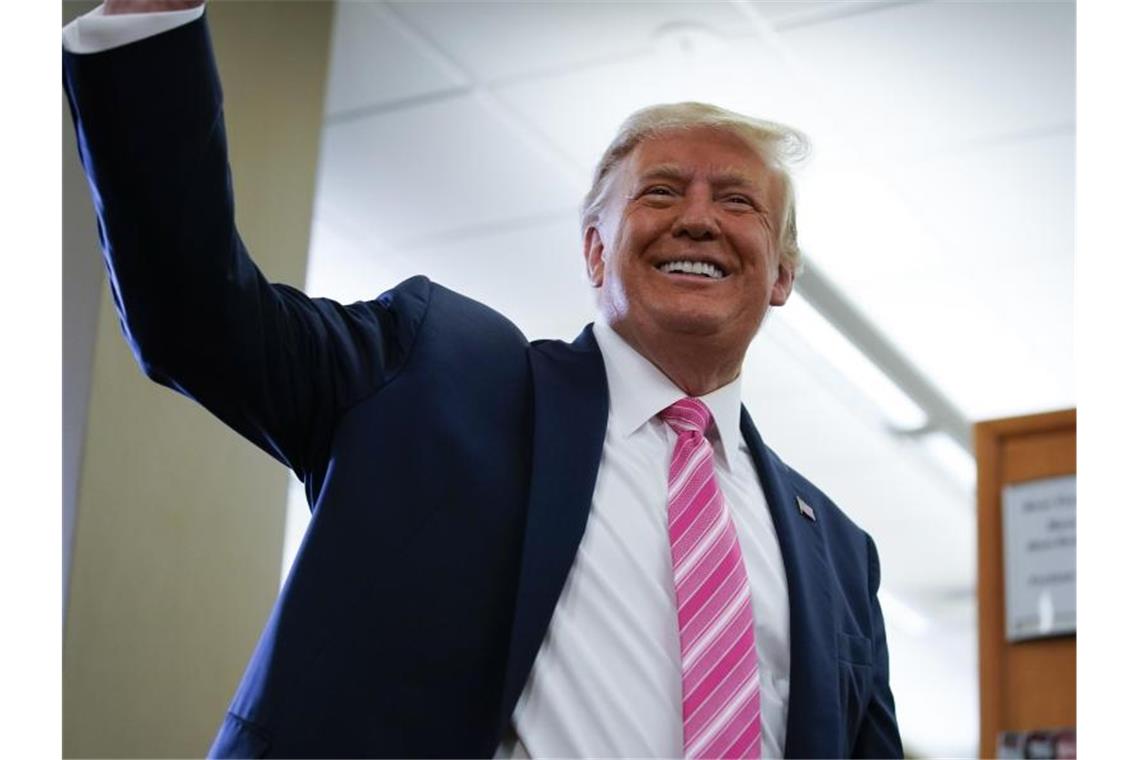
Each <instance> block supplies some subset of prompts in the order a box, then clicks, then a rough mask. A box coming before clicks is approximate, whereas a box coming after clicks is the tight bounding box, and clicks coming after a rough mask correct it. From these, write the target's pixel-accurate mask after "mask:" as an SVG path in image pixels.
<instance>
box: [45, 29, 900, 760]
mask: <svg viewBox="0 0 1140 760" xmlns="http://www.w3.org/2000/svg"><path fill="white" fill-rule="evenodd" d="M64 80H65V86H66V89H67V93H68V96H69V99H70V103H71V107H72V114H73V117H74V120H75V125H76V129H77V133H78V136H79V146H80V156H81V159H82V161H83V164H84V167H85V169H86V171H87V173H88V176H89V178H90V180H91V186H92V190H93V199H94V202H95V207H96V212H97V217H98V223H99V231H100V236H101V241H102V244H103V248H104V251H105V254H106V259H107V263H108V267H109V273H110V284H111V287H112V290H113V294H114V298H115V303H116V306H117V308H118V311H119V314H120V317H121V321H122V326H123V330H124V333H125V335H126V336H127V338H128V340H129V341H130V343H131V346H132V347H133V349H134V351H135V355H136V357H137V359H138V361H139V363H140V365H141V367H142V368H143V370H144V371H145V372H146V374H147V375H148V376H149V377H151V378H153V379H154V380H156V381H158V382H160V383H162V384H164V385H167V386H169V387H171V388H174V389H176V390H177V391H179V392H181V393H184V394H186V395H188V396H190V397H192V398H194V399H196V400H197V401H199V402H201V403H202V404H203V405H204V406H206V407H207V408H208V409H209V410H210V411H211V412H213V413H214V414H215V415H217V416H218V417H220V418H221V419H222V420H223V421H224V422H226V423H227V424H228V425H230V426H231V427H232V428H234V429H235V430H236V431H238V432H239V433H241V434H242V435H243V436H245V437H246V438H248V439H249V440H251V441H252V442H253V443H255V444H257V445H258V446H260V447H261V448H262V449H264V450H265V451H267V452H268V453H269V454H271V455H272V456H274V457H276V458H277V459H278V460H280V461H281V462H283V463H284V464H286V465H288V466H289V467H290V468H292V469H293V471H294V472H295V473H296V474H297V475H298V477H300V478H302V479H303V481H304V483H305V487H306V489H307V494H308V499H309V503H310V505H311V506H312V509H313V518H312V523H311V526H310V528H309V530H308V533H307V534H306V536H305V539H304V543H303V545H302V547H301V550H300V553H299V554H298V556H297V559H296V563H295V565H294V567H293V571H292V573H291V574H290V577H289V579H288V582H287V583H286V585H285V588H284V590H283V592H282V593H281V596H280V598H279V600H278V602H277V604H276V606H275V608H274V610H273V613H272V615H271V617H270V619H269V621H268V623H267V625H266V627H265V631H264V633H263V635H262V637H261V640H260V642H259V644H258V646H257V649H256V651H255V652H254V654H253V657H252V659H251V661H250V664H249V667H248V669H247V671H246V673H245V676H244V677H243V679H242V681H241V684H240V686H239V687H238V689H237V693H236V694H235V696H234V698H233V701H232V703H231V704H230V707H229V710H228V712H227V714H226V715H225V717H224V720H223V723H222V726H221V728H220V730H219V732H218V735H217V738H216V740H215V742H214V745H213V747H212V748H211V750H210V753H211V755H215V756H224V757H232V756H324V757H331V756H448V757H468V756H478V755H490V754H491V753H492V752H493V751H494V750H495V748H496V746H497V745H498V743H499V741H500V739H501V738H502V737H503V735H504V731H505V730H506V728H507V726H508V721H509V720H510V716H511V712H512V710H513V707H514V704H515V702H516V701H517V699H518V697H519V694H520V692H521V690H522V688H523V685H524V683H525V681H526V679H527V675H528V673H529V671H530V669H531V666H532V664H533V662H534V659H535V655H536V653H537V651H538V648H539V644H540V643H541V641H542V639H543V636H544V635H545V632H546V630H547V626H548V624H549V621H550V618H551V614H552V612H553V610H554V606H555V603H556V601H557V599H558V597H559V594H560V592H561V589H562V586H563V583H564V581H565V579H566V576H567V572H568V571H569V569H570V566H571V563H572V562H573V560H574V556H575V553H576V551H577V547H578V543H579V540H580V539H581V536H582V533H583V530H584V527H585V525H586V520H587V519H588V515H589V509H590V502H591V498H592V494H593V489H594V482H595V477H596V475H597V470H598V464H599V460H600V457H601V451H602V440H603V437H604V434H605V428H606V417H607V404H608V399H607V389H606V378H605V372H604V368H603V365H602V360H601V355H600V353H599V351H598V348H597V345H596V343H595V342H594V338H593V334H592V332H591V330H590V328H589V327H587V328H586V329H585V330H584V331H583V332H582V334H581V335H580V336H579V337H578V339H577V340H576V341H574V342H573V343H570V344H567V343H563V342H559V341H537V342H534V343H528V341H527V340H526V339H525V338H524V336H523V334H522V333H521V332H519V330H518V329H517V328H516V327H515V326H514V325H513V324H511V323H510V322H509V321H508V320H507V319H505V318H504V317H502V316H501V315H499V314H498V313H496V312H495V311H492V310H491V309H489V308H487V307H486V306H483V305H482V304H479V303H477V302H475V301H472V300H470V299H468V298H465V297H463V296H461V295H459V294H456V293H454V292H452V291H450V290H448V289H446V288H444V287H442V286H440V285H437V284H434V283H432V282H430V281H429V280H427V279H426V278H423V277H415V278H412V279H410V280H407V281H406V282H403V283H401V284H400V285H398V286H397V287H396V288H394V289H392V290H390V291H388V292H386V293H384V294H383V295H381V296H379V297H378V298H376V299H375V300H372V301H368V302H363V303H356V304H352V305H347V306H345V305H341V304H337V303H334V302H332V301H328V300H322V299H310V298H308V297H307V296H305V295H304V294H303V293H301V292H299V291H298V290H295V289H293V288H290V287H287V286H283V285H272V284H270V283H268V282H266V280H265V278H264V277H263V276H262V275H261V273H260V272H259V271H258V269H257V268H256V267H255V265H254V264H253V262H252V261H251V259H250V258H249V256H248V255H247V253H246V250H245V248H244V246H243V244H242V241H241V239H240V238H239V236H238V234H237V231H236V229H235V227H234V221H233V197H232V190H231V185H230V181H229V170H228V165H227V159H226V144H225V131H224V126H223V118H222V96H221V87H220V83H219V81H218V76H217V72H216V70H215V67H214V63H213V57H212V54H211V51H210V43H209V36H208V33H207V29H206V23H205V20H204V19H203V20H199V21H197V22H195V23H193V24H190V25H187V26H184V27H181V28H179V29H176V30H173V31H170V32H167V33H165V34H162V35H159V36H157V37H153V38H150V39H147V40H144V41H141V42H138V43H134V44H131V45H128V46H125V47H122V48H118V49H115V50H111V51H108V52H105V53H100V54H95V55H86V56H74V55H70V54H66V53H65V55H64ZM740 424H741V429H742V431H743V433H744V438H745V440H746V441H747V443H748V446H749V449H750V450H751V452H752V456H753V457H754V459H755V462H756V466H757V468H758V470H759V472H760V476H761V480H762V483H763V488H764V493H765V496H766V497H767V500H768V504H769V506H770V508H771V511H772V518H773V522H774V524H775V527H776V532H777V534H778V537H779V541H780V546H781V550H782V553H783V558H784V564H785V568H786V570H787V579H788V593H789V602H790V608H791V685H790V696H789V705H788V726H787V739H786V752H787V755H788V756H793V757H794V756H808V757H836V756H846V755H853V756H878V757H882V756H900V755H901V746H900V741H899V735H898V729H897V726H896V722H895V717H894V705H893V701H892V697H891V692H890V687H889V685H888V668H887V646H886V641H885V638H884V632H883V621H882V615H881V612H880V609H879V606H878V603H877V601H876V590H877V587H878V584H879V565H878V559H877V556H876V553H875V548H874V544H873V543H872V541H871V539H870V538H869V537H868V536H867V534H865V533H864V532H863V531H861V530H860V529H859V528H857V527H856V526H855V525H854V524H853V523H852V522H851V521H850V520H848V518H847V517H845V516H844V515H843V513H842V512H841V511H840V510H839V509H838V508H836V507H835V506H834V505H833V504H832V503H831V501H830V500H828V498H827V497H826V496H825V495H824V494H822V493H821V492H820V491H819V490H817V489H816V488H815V487H814V486H813V485H812V484H811V483H809V482H808V481H807V480H806V479H804V478H803V477H802V476H800V475H799V474H798V473H796V472H795V471H794V470H792V469H790V468H789V467H788V466H787V465H785V464H784V463H783V462H782V461H780V459H779V458H777V457H776V455H775V454H773V453H772V452H771V451H770V450H769V449H768V448H767V447H766V446H765V445H764V443H763V441H762V440H761V439H760V435H759V433H758V432H757V431H756V427H755V426H754V425H753V424H752V421H751V419H750V418H749V416H748V414H747V412H746V411H743V410H742V411H741V419H740ZM797 497H799V498H802V499H803V500H804V501H805V502H806V503H807V504H809V505H811V507H812V508H813V509H814V514H815V519H814V520H809V519H806V518H805V517H804V516H803V515H802V514H801V512H800V511H799V509H798V508H797V506H796V499H797ZM678 719H679V716H678Z"/></svg>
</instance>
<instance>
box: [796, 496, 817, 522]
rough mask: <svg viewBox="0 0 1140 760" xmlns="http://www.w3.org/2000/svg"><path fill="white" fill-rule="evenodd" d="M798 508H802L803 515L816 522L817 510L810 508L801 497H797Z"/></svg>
mask: <svg viewBox="0 0 1140 760" xmlns="http://www.w3.org/2000/svg"><path fill="white" fill-rule="evenodd" d="M796 506H797V507H799V508H800V514H801V515H803V516H804V517H806V518H807V519H809V520H811V521H812V522H815V510H814V509H812V508H811V507H809V506H808V504H807V502H806V501H804V500H803V499H801V498H800V497H799V496H797V497H796Z"/></svg>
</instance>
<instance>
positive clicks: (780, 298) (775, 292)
mask: <svg viewBox="0 0 1140 760" xmlns="http://www.w3.org/2000/svg"><path fill="white" fill-rule="evenodd" d="M795 281H796V269H795V267H794V266H793V265H792V264H791V262H789V261H786V260H783V259H781V260H780V271H779V274H777V275H776V282H775V284H774V285H773V286H772V297H771V298H770V299H769V300H768V303H769V304H770V305H771V306H783V305H784V304H786V303H787V302H788V299H789V298H791V296H792V285H794V284H795Z"/></svg>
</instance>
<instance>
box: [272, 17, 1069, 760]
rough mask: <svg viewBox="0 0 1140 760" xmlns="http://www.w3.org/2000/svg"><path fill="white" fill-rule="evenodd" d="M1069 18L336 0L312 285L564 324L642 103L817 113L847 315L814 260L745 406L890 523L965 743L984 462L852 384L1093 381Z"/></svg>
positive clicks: (1014, 388)
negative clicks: (853, 338) (821, 294)
mask: <svg viewBox="0 0 1140 760" xmlns="http://www.w3.org/2000/svg"><path fill="white" fill-rule="evenodd" d="M1074 33H1075V19H1074V6H1073V4H1072V3H1071V2H969V3H960V2H857V1H853V0H843V1H842V2H747V0H740V1H738V2H715V3H714V2H668V3H665V2H662V3H647V2H637V3H635V2H625V3H605V2H591V3H519V2H497V3H481V2H463V3H458V2H456V3H447V2H431V3H426V2H415V3H402V2H388V3H378V2H341V3H338V7H337V11H336V20H335V24H334V32H333V34H334V38H333V47H332V61H331V66H330V74H329V82H328V91H327V92H328V95H327V103H326V119H325V128H324V132H323V135H322V144H321V162H320V169H319V179H318V190H317V200H316V209H315V219H314V226H313V239H312V248H311V255H310V264H309V272H308V283H307V287H308V290H309V291H310V292H311V293H314V294H319V295H325V296H331V297H335V298H338V299H342V300H347V301H352V300H359V299H367V298H372V297H374V296H376V295H377V294H378V293H379V292H382V291H383V290H386V289H388V288H389V287H391V286H392V285H394V284H395V283H397V282H399V281H400V280H402V279H403V278H405V277H408V276H411V275H413V274H421V273H422V274H426V275H428V276H429V277H431V278H432V279H433V280H435V281H437V282H440V283H442V284H444V285H447V286H448V287H450V288H452V289H454V290H459V291H461V292H464V293H466V294H468V295H470V296H472V297H474V298H477V299H479V300H481V301H484V302H485V303H488V304H490V305H492V306H494V307H495V308H497V309H498V310H500V311H501V312H503V313H504V314H506V315H507V316H508V317H510V318H511V319H513V320H514V321H515V322H516V323H517V324H518V325H519V326H520V327H521V329H522V330H523V331H524V332H525V333H527V334H528V335H529V336H531V337H532V338H538V337H561V338H566V339H569V338H572V337H573V336H575V335H576V334H577V333H578V331H579V330H580V329H581V327H582V325H583V324H584V323H586V322H588V321H591V320H592V319H593V305H592V297H591V291H590V289H589V288H588V286H587V283H586V279H585V272H584V269H583V267H582V263H581V253H580V242H579V241H580V236H579V231H578V222H577V206H578V203H579V201H580V199H581V197H582V196H583V195H584V193H585V191H586V189H587V186H588V183H589V180H590V176H591V173H592V170H593V166H594V162H595V161H596V160H597V158H598V156H599V155H600V154H601V152H602V150H603V149H604V148H605V146H606V144H607V143H608V142H609V139H610V138H611V137H612V135H613V133H614V131H615V129H616V127H617V125H618V124H619V123H620V122H621V121H622V120H623V119H624V118H625V117H626V116H627V115H628V114H629V113H630V112H631V111H633V110H635V109H636V108H639V107H641V106H644V105H649V104H651V103H657V102H670V101H679V100H702V101H708V102H713V103H717V104H718V105H722V106H725V107H728V108H731V109H733V110H737V111H741V112H744V113H748V114H751V115H755V116H760V117H762V118H767V119H772V120H776V121H781V122H785V123H788V124H791V125H793V126H795V127H797V128H799V129H801V130H803V131H804V132H806V133H807V134H808V135H809V136H810V137H811V139H812V142H813V146H814V150H813V154H812V157H811V158H810V159H809V160H808V161H807V162H806V163H805V164H804V165H802V166H801V167H799V168H798V170H797V171H796V173H795V178H796V183H797V193H798V206H799V219H798V222H799V229H800V239H801V244H802V247H803V248H804V250H805V251H806V256H807V267H808V271H809V273H816V274H818V275H819V276H820V277H821V278H823V280H824V281H826V283H828V287H829V288H830V290H829V292H830V293H831V295H832V296H833V297H834V298H837V299H840V300H841V301H842V302H843V303H845V304H847V306H848V307H849V308H850V310H849V312H844V313H845V314H847V316H846V317H844V318H843V319H842V320H838V323H837V324H836V325H835V327H838V328H839V332H838V333H835V332H834V330H833V329H832V328H829V327H828V324H827V320H825V319H821V317H820V312H823V313H827V312H826V310H824V309H822V308H819V306H820V304H819V303H817V302H816V299H815V298H814V297H809V296H812V293H810V292H809V291H807V290H806V285H807V280H806V279H805V295H804V297H801V298H799V299H798V300H797V299H796V298H793V300H792V302H791V303H790V304H789V305H788V306H787V307H785V308H784V309H777V310H775V311H774V312H773V314H772V316H771V317H770V318H769V319H768V320H767V321H766V323H765V325H764V327H763V328H762V330H761V332H760V335H759V337H758V338H757V340H756V342H755V343H754V344H753V347H752V349H751V351H750V354H749V358H748V361H747V363H746V365H745V369H744V378H745V392H744V393H745V403H746V404H747V405H748V407H749V409H750V411H751V413H752V415H753V417H754V419H755V420H756V422H757V425H758V426H759V428H760V431H761V434H762V435H763V436H764V438H765V440H766V442H767V443H768V444H769V445H770V446H772V447H773V448H774V449H775V450H776V451H777V452H779V453H780V455H781V456H782V457H783V458H784V459H785V460H787V461H788V462H789V463H790V464H792V465H793V466H794V467H796V468H797V469H799V470H800V471H801V472H803V473H804V474H805V475H807V476H808V477H809V478H811V479H812V480H813V481H814V482H816V483H817V484H818V485H820V486H821V487H822V488H823V489H824V490H825V491H827V492H828V493H829V494H830V495H831V496H832V498H833V499H834V500H835V501H836V502H838V503H839V504H840V505H841V506H843V507H844V509H845V511H847V513H848V514H849V515H850V516H851V517H852V518H853V519H855V520H856V522H858V523H859V524H860V525H862V526H863V527H864V528H866V529H867V530H868V531H870V532H871V534H872V535H873V536H874V537H875V540H876V542H877V545H878V548H879V552H880V556H881V559H882V565H883V582H882V583H883V595H882V599H883V606H884V614H885V616H886V619H887V623H888V637H889V641H890V647H891V655H892V685H893V688H894V691H895V695H896V701H897V703H898V716H899V721H900V725H901V729H902V733H903V738H904V742H905V744H906V746H907V748H908V751H909V752H910V753H912V754H914V755H940V756H946V755H958V756H961V755H970V754H974V755H976V753H977V741H978V736H977V732H978V725H977V721H978V719H977V715H978V707H977V642H976V619H975V611H974V602H975V596H974V589H975V575H976V573H975V565H976V557H975V530H976V528H975V519H974V501H973V499H974V493H973V487H974V486H973V480H972V469H971V468H972V466H973V464H972V461H971V459H970V458H969V455H968V453H967V451H966V450H965V449H963V448H962V446H961V443H962V438H961V437H959V438H957V439H955V438H954V436H953V435H948V434H947V432H946V430H941V431H940V430H939V425H938V420H936V419H933V417H934V416H936V415H932V422H933V424H932V429H931V430H929V431H926V432H922V433H913V431H912V434H907V433H906V431H905V430H904V431H902V432H900V430H899V427H900V423H899V420H898V415H897V413H895V412H892V411H891V410H890V409H889V408H888V407H887V406H886V405H885V404H884V402H883V400H882V394H881V393H879V392H877V391H876V390H875V387H874V386H872V385H870V384H868V381H864V380H862V379H860V378H862V377H863V375H864V374H867V373H869V374H870V375H872V376H877V379H878V382H879V385H880V386H883V385H890V384H889V383H888V382H886V380H884V377H883V372H884V371H885V372H886V375H887V376H891V375H892V371H891V370H892V367H894V366H897V364H898V362H902V363H904V364H906V365H907V366H909V367H911V368H912V369H913V370H914V372H915V373H916V375H917V376H918V377H919V378H920V379H921V381H922V382H923V383H925V384H927V386H928V387H929V388H930V389H932V392H933V393H936V394H937V395H939V397H940V398H942V399H944V400H945V401H946V403H947V405H948V408H951V409H952V410H953V411H954V413H955V414H956V415H958V417H960V419H961V420H964V421H968V422H973V421H977V420H981V419H987V418H993V417H1002V416H1011V415H1017V414H1023V413H1029V412H1037V411H1045V410H1049V409H1056V408H1064V407H1070V406H1074V405H1075V391H1074V370H1073V329H1072V325H1073V291H1072V280H1073V277H1072V272H1073V258H1074V257H1073V247H1074V242H1073V240H1074V230H1073V228H1074V222H1073V217H1074V130H1075V115H1074V114H1075V112H1074V89H1075V85H1074V77H1075V72H1074V68H1075V67H1074V47H1075V45H1074ZM813 306H815V307H816V309H813V308H812V307H813ZM829 331H830V334H829ZM853 331H854V332H856V333H860V334H862V333H864V332H868V331H869V332H871V333H874V334H875V335H877V336H878V339H879V340H878V344H877V345H879V347H880V353H878V354H876V353H875V352H870V359H871V362H870V363H868V362H867V359H866V358H865V357H864V356H863V355H861V354H860V353H859V352H858V351H854V350H852V347H851V345H850V344H847V343H846V342H845V341H844V340H843V339H842V337H840V335H841V334H847V335H848V336H850V335H851V334H852V332H853ZM829 341H831V342H829ZM864 348H865V347H864ZM883 352H885V354H884V353H883ZM850 354H853V355H854V356H849V355H850ZM884 355H885V356H886V357H887V358H888V359H890V358H891V357H894V360H892V361H894V363H892V361H885V362H884V360H883V359H884ZM896 360H897V361H896ZM858 362H862V363H863V365H864V366H862V367H860V366H858V365H857V363H858ZM876 366H877V367H878V368H877V369H876ZM895 379H896V380H897V379H898V378H897V377H896V378H895ZM888 390H890V391H891V392H894V393H895V394H896V395H897V394H898V392H897V390H895V389H894V388H893V386H891V387H890V388H889V389H888ZM916 400H918V401H920V402H921V399H916ZM921 405H922V404H921V403H920V406H921ZM914 411H915V410H914V409H913V406H912V412H914ZM917 414H918V423H921V420H922V417H923V414H922V412H917ZM904 416H905V415H904ZM912 416H913V415H912ZM908 424H909V425H910V426H911V427H915V426H916V425H914V424H913V423H903V424H902V425H901V426H902V427H904V428H905V427H907V425H908ZM298 498H299V503H297V504H296V505H295V506H294V507H293V509H291V515H293V517H292V518H291V520H293V524H294V526H295V528H296V529H303V520H304V518H303V517H302V516H303V515H304V514H305V513H306V510H305V509H304V507H303V496H299V495H294V499H295V500H297V499H298ZM294 535H296V533H294ZM291 540H292V541H294V542H295V541H296V539H295V538H294V539H291ZM287 554H288V559H291V556H292V555H291V552H289V553H287ZM288 559H287V561H288ZM932 684H936V686H932Z"/></svg>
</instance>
